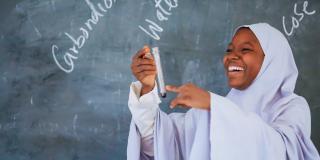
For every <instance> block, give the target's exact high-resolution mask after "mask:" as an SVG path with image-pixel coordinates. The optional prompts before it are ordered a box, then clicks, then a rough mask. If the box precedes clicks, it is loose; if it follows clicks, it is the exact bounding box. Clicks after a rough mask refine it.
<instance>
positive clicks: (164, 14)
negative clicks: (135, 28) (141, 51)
mask: <svg viewBox="0 0 320 160" xmlns="http://www.w3.org/2000/svg"><path fill="white" fill-rule="evenodd" d="M162 2H163V1H162V0H155V3H156V4H155V8H156V9H157V11H156V15H157V19H158V21H160V22H162V21H167V20H168V19H169V18H168V17H169V16H170V15H172V13H171V12H170V11H171V10H172V9H173V8H177V7H178V0H164V2H165V4H166V7H167V10H166V9H165V8H164V7H163V6H162ZM145 22H147V23H148V24H149V26H148V29H149V31H148V30H147V29H145V28H144V27H142V26H141V25H139V28H140V29H141V30H142V31H143V32H145V33H146V34H147V35H149V36H150V37H151V38H153V39H155V40H160V36H159V35H158V33H157V32H160V33H161V32H163V28H162V27H160V26H159V25H158V24H157V23H155V22H154V21H151V20H149V19H145Z"/></svg>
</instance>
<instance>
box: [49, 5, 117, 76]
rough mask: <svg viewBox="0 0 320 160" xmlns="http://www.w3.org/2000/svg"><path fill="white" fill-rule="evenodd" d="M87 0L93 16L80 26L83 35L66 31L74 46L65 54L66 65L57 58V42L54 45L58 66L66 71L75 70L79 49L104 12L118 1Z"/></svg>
mask: <svg viewBox="0 0 320 160" xmlns="http://www.w3.org/2000/svg"><path fill="white" fill-rule="evenodd" d="M85 1H86V3H87V5H88V7H89V8H90V10H91V18H89V19H88V20H87V21H86V22H85V23H84V25H85V26H83V27H80V28H79V30H80V32H81V35H80V36H78V37H77V38H74V37H73V36H72V35H70V34H69V33H67V32H65V33H64V34H65V35H66V36H67V37H68V38H69V39H70V40H71V41H72V42H73V46H72V47H71V48H69V50H68V51H66V52H65V54H64V55H63V60H64V63H65V65H62V64H61V63H60V62H59V61H58V59H57V56H56V52H57V51H58V50H59V47H58V46H57V45H55V44H54V45H52V55H53V58H54V61H55V62H56V64H57V66H58V67H59V68H60V69H61V70H63V71H64V72H66V73H70V72H72V71H73V69H74V62H73V61H74V60H76V59H78V56H77V55H78V54H79V50H80V49H81V48H82V47H83V46H84V44H85V42H86V40H87V39H88V38H89V31H92V30H93V26H94V25H96V24H98V22H99V19H100V17H103V16H104V13H106V12H107V11H108V9H110V8H111V7H112V6H113V3H115V2H116V0H103V3H102V4H101V3H98V4H97V5H96V6H95V5H94V4H93V3H92V2H91V1H90V0H85Z"/></svg>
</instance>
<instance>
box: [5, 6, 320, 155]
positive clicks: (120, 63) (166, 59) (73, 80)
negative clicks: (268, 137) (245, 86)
mask: <svg viewBox="0 0 320 160" xmlns="http://www.w3.org/2000/svg"><path fill="white" fill-rule="evenodd" d="M0 21H1V23H0V159H1V160H31V159H32V160H43V159H48V160H102V159H104V160H105V159H111V160H116V159H119V160H120V159H126V144H127V136H128V132H129V123H130V120H131V114H130V112H129V110H128V106H127V102H128V93H129V85H130V83H131V82H132V81H135V78H134V77H133V75H132V74H131V71H130V63H131V57H132V55H133V54H134V53H135V52H136V51H137V50H138V49H139V48H141V47H142V46H143V45H144V44H152V45H153V46H158V47H159V49H160V53H161V56H162V64H163V71H164V76H165V78H166V82H167V83H169V84H182V83H185V82H193V83H195V84H197V85H199V86H201V87H203V88H206V89H207V90H210V91H214V92H216V93H218V94H221V95H225V94H226V93H227V92H228V90H229V88H228V86H227V83H226V78H225V76H224V70H223V65H222V57H223V55H224V51H225V49H226V46H227V44H228V42H229V40H230V38H231V37H232V34H233V30H234V29H235V28H236V27H237V26H239V25H242V24H251V23H257V22H267V23H269V24H271V25H273V26H275V27H276V28H278V29H279V30H280V31H281V32H282V33H284V34H285V35H286V37H287V39H288V40H289V43H290V45H291V47H292V50H293V52H294V56H295V59H296V63H297V65H298V68H299V78H298V82H297V87H296V92H297V93H298V94H300V95H302V96H304V97H305V98H306V99H307V100H308V103H309V105H310V108H311V114H312V140H313V142H314V143H315V144H316V146H317V148H318V150H319V149H320V98H319V95H320V94H319V91H320V83H319V80H318V79H319V78H320V70H319V68H320V54H319V42H320V1H319V0H309V1H304V0H281V1H279V0H251V1H248V0H215V1H213V0H155V1H152V0H151V1H150V0H10V1H9V0H8V1H1V2H0ZM173 96H174V95H171V94H169V95H168V98H166V99H163V103H162V104H161V107H162V108H163V109H164V110H165V111H167V112H172V111H171V110H169V109H168V104H169V102H170V99H171V98H172V97H173Z"/></svg>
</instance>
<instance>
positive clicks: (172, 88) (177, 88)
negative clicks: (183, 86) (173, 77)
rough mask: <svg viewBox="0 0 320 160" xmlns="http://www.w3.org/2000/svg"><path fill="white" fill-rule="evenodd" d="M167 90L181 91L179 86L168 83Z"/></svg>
mask: <svg viewBox="0 0 320 160" xmlns="http://www.w3.org/2000/svg"><path fill="white" fill-rule="evenodd" d="M166 90H167V91H169V92H175V93H179V91H180V90H179V87H176V86H172V85H166Z"/></svg>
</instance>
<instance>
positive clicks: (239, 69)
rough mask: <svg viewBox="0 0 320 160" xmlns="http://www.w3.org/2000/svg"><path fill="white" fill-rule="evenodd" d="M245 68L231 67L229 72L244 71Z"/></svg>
mask: <svg viewBox="0 0 320 160" xmlns="http://www.w3.org/2000/svg"><path fill="white" fill-rule="evenodd" d="M243 70H244V68H242V67H237V66H229V67H228V71H243Z"/></svg>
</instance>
